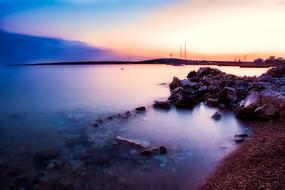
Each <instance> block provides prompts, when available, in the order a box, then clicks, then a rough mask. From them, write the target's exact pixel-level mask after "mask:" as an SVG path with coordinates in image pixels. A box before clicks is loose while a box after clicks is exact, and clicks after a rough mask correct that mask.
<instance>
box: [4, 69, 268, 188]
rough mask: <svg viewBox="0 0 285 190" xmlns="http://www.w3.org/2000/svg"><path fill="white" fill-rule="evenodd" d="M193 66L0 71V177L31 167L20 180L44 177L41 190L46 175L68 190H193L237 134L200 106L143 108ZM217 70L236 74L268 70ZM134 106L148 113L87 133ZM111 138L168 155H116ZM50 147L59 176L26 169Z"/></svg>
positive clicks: (226, 117) (238, 127) (226, 116)
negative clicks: (101, 121) (97, 122)
mask: <svg viewBox="0 0 285 190" xmlns="http://www.w3.org/2000/svg"><path fill="white" fill-rule="evenodd" d="M197 69H199V66H179V67H178V66H170V65H100V66H26V67H0V108H1V110H0V124H1V126H0V168H2V169H3V170H2V171H5V172H10V170H12V169H15V168H17V170H22V171H20V174H21V175H28V174H26V171H27V169H28V170H31V171H32V174H30V173H29V175H28V176H29V178H35V176H37V175H38V173H39V172H43V171H44V172H45V175H46V176H47V177H46V178H45V180H46V181H45V182H46V183H47V186H49V185H50V184H51V183H52V182H50V181H54V178H56V179H60V180H61V179H63V178H64V180H65V181H64V185H66V186H68V187H69V185H71V186H72V185H75V187H77V189H78V187H81V188H82V187H84V189H193V188H195V187H196V186H197V184H198V183H199V182H200V181H201V180H202V179H203V178H205V177H207V176H208V175H209V174H210V173H211V172H212V171H213V169H214V167H215V166H216V165H217V163H218V161H219V160H220V159H221V158H222V157H223V156H224V155H226V154H227V153H229V152H231V151H232V150H234V148H235V145H234V143H233V141H232V140H233V137H234V135H235V134H239V133H241V132H243V131H244V130H245V129H246V126H244V125H243V124H242V123H241V122H240V121H238V120H237V119H236V118H235V117H234V115H233V114H232V113H231V112H230V111H228V110H219V112H220V113H222V119H221V120H220V121H214V120H213V119H211V116H212V115H213V114H214V113H215V112H216V111H217V109H216V108H209V107H206V106H205V105H203V104H200V105H197V106H196V107H195V108H193V109H192V110H176V109H175V108H172V109H171V110H170V111H159V110H154V109H152V108H151V105H152V103H153V101H154V100H159V99H166V98H167V97H168V96H169V94H170V92H169V88H168V83H169V82H171V80H172V78H173V76H177V77H179V78H181V79H182V78H185V77H186V76H187V74H188V72H189V71H191V70H197ZM219 69H220V70H222V71H225V72H227V73H231V74H236V75H240V76H243V75H247V76H253V75H260V74H262V73H263V72H265V71H266V70H267V69H262V68H260V69H256V68H254V69H252V68H239V67H219ZM139 106H147V111H146V112H145V113H140V114H133V115H132V116H131V117H129V118H128V119H115V120H110V121H108V122H106V123H104V124H103V125H102V126H100V127H96V128H95V127H92V124H93V123H94V121H95V120H96V119H98V118H106V117H108V116H110V115H114V114H118V113H124V112H126V111H129V110H133V109H134V108H136V107H139ZM115 136H121V137H124V138H128V139H130V140H134V141H135V142H138V143H141V144H143V145H145V146H146V147H155V146H160V145H163V146H165V147H167V149H168V153H167V154H166V155H155V156H153V157H150V158H149V157H148V158H145V157H142V156H137V150H136V149H134V148H132V147H129V148H127V150H123V151H121V152H116V151H114V150H113V149H112V144H111V142H112V140H113V139H114V137H115ZM49 148H56V149H59V150H60V155H59V157H57V158H56V159H55V160H57V161H59V162H62V163H66V164H67V165H68V166H69V170H67V171H65V173H64V174H62V173H61V172H62V171H60V172H58V173H57V171H52V172H51V171H50V170H48V169H46V167H47V165H48V164H49V163H45V165H41V166H37V164H35V161H34V159H33V158H34V155H35V154H36V153H37V152H38V151H42V150H46V149H49ZM90 150H91V151H90ZM87 152H88V156H86V154H87ZM90 152H91V157H90ZM86 157H88V158H86ZM98 160H103V162H98ZM53 161H54V160H53ZM48 162H52V161H48ZM23 163H24V164H23ZM5 172H3V174H2V175H0V177H1V179H0V182H1V183H2V185H3V184H8V183H10V181H9V180H11V179H10V178H9V179H8V180H7V177H6V176H5ZM86 175H87V176H88V177H87V178H86ZM62 176H65V177H62ZM53 183H54V182H53ZM3 186H4V185H3Z"/></svg>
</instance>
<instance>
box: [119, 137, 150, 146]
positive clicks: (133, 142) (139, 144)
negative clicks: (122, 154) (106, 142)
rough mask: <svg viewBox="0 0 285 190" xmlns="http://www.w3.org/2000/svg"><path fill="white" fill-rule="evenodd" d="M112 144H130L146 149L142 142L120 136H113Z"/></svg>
mask: <svg viewBox="0 0 285 190" xmlns="http://www.w3.org/2000/svg"><path fill="white" fill-rule="evenodd" d="M114 144H115V145H128V146H131V147H133V148H137V149H146V147H145V146H144V145H143V144H141V143H139V142H136V141H134V140H131V139H127V138H124V137H121V136H116V137H115V142H114Z"/></svg>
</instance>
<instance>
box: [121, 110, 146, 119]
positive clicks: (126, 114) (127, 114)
mask: <svg viewBox="0 0 285 190" xmlns="http://www.w3.org/2000/svg"><path fill="white" fill-rule="evenodd" d="M144 108H145V107H144ZM137 109H138V110H137ZM137 109H136V111H137V112H143V107H141V108H137ZM144 111H145V110H144ZM131 115H132V113H131V112H130V111H126V112H125V113H124V114H122V115H121V117H122V118H123V119H127V118H129V117H131Z"/></svg>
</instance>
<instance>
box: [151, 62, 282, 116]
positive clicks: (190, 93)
mask: <svg viewBox="0 0 285 190" xmlns="http://www.w3.org/2000/svg"><path fill="white" fill-rule="evenodd" d="M169 87H170V90H171V95H170V97H169V98H168V100H167V101H165V102H155V104H154V107H161V108H166V109H169V107H170V105H175V106H176V107H178V108H191V107H193V106H194V105H196V104H197V103H200V102H205V103H206V104H207V105H209V106H225V107H227V108H230V109H232V110H233V111H234V112H235V113H236V115H237V116H238V117H240V118H243V119H273V118H277V117H284V116H285V66H282V67H275V68H272V69H270V70H268V71H267V72H266V73H264V74H262V75H261V76H259V77H238V76H235V75H231V74H226V73H224V72H222V71H220V70H218V69H215V68H209V67H204V68H200V69H199V70H198V71H191V72H190V73H189V74H188V76H187V78H186V79H183V80H180V79H178V78H177V77H174V78H173V81H172V82H171V83H170V85H169Z"/></svg>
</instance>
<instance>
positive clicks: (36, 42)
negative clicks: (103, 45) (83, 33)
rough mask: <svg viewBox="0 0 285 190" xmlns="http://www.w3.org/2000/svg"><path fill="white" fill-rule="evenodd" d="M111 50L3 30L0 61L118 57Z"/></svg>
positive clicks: (115, 58)
mask: <svg viewBox="0 0 285 190" xmlns="http://www.w3.org/2000/svg"><path fill="white" fill-rule="evenodd" d="M118 59H120V57H119V56H118V55H116V54H115V53H114V52H112V51H111V50H104V49H100V48H94V47H90V46H88V45H86V44H84V43H82V42H77V41H68V40H62V39H56V38H49V37H37V36H31V35H24V34H16V33H11V32H6V31H4V30H1V29H0V63H1V64H26V63H36V62H59V61H90V60H93V61H94V60H118Z"/></svg>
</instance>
